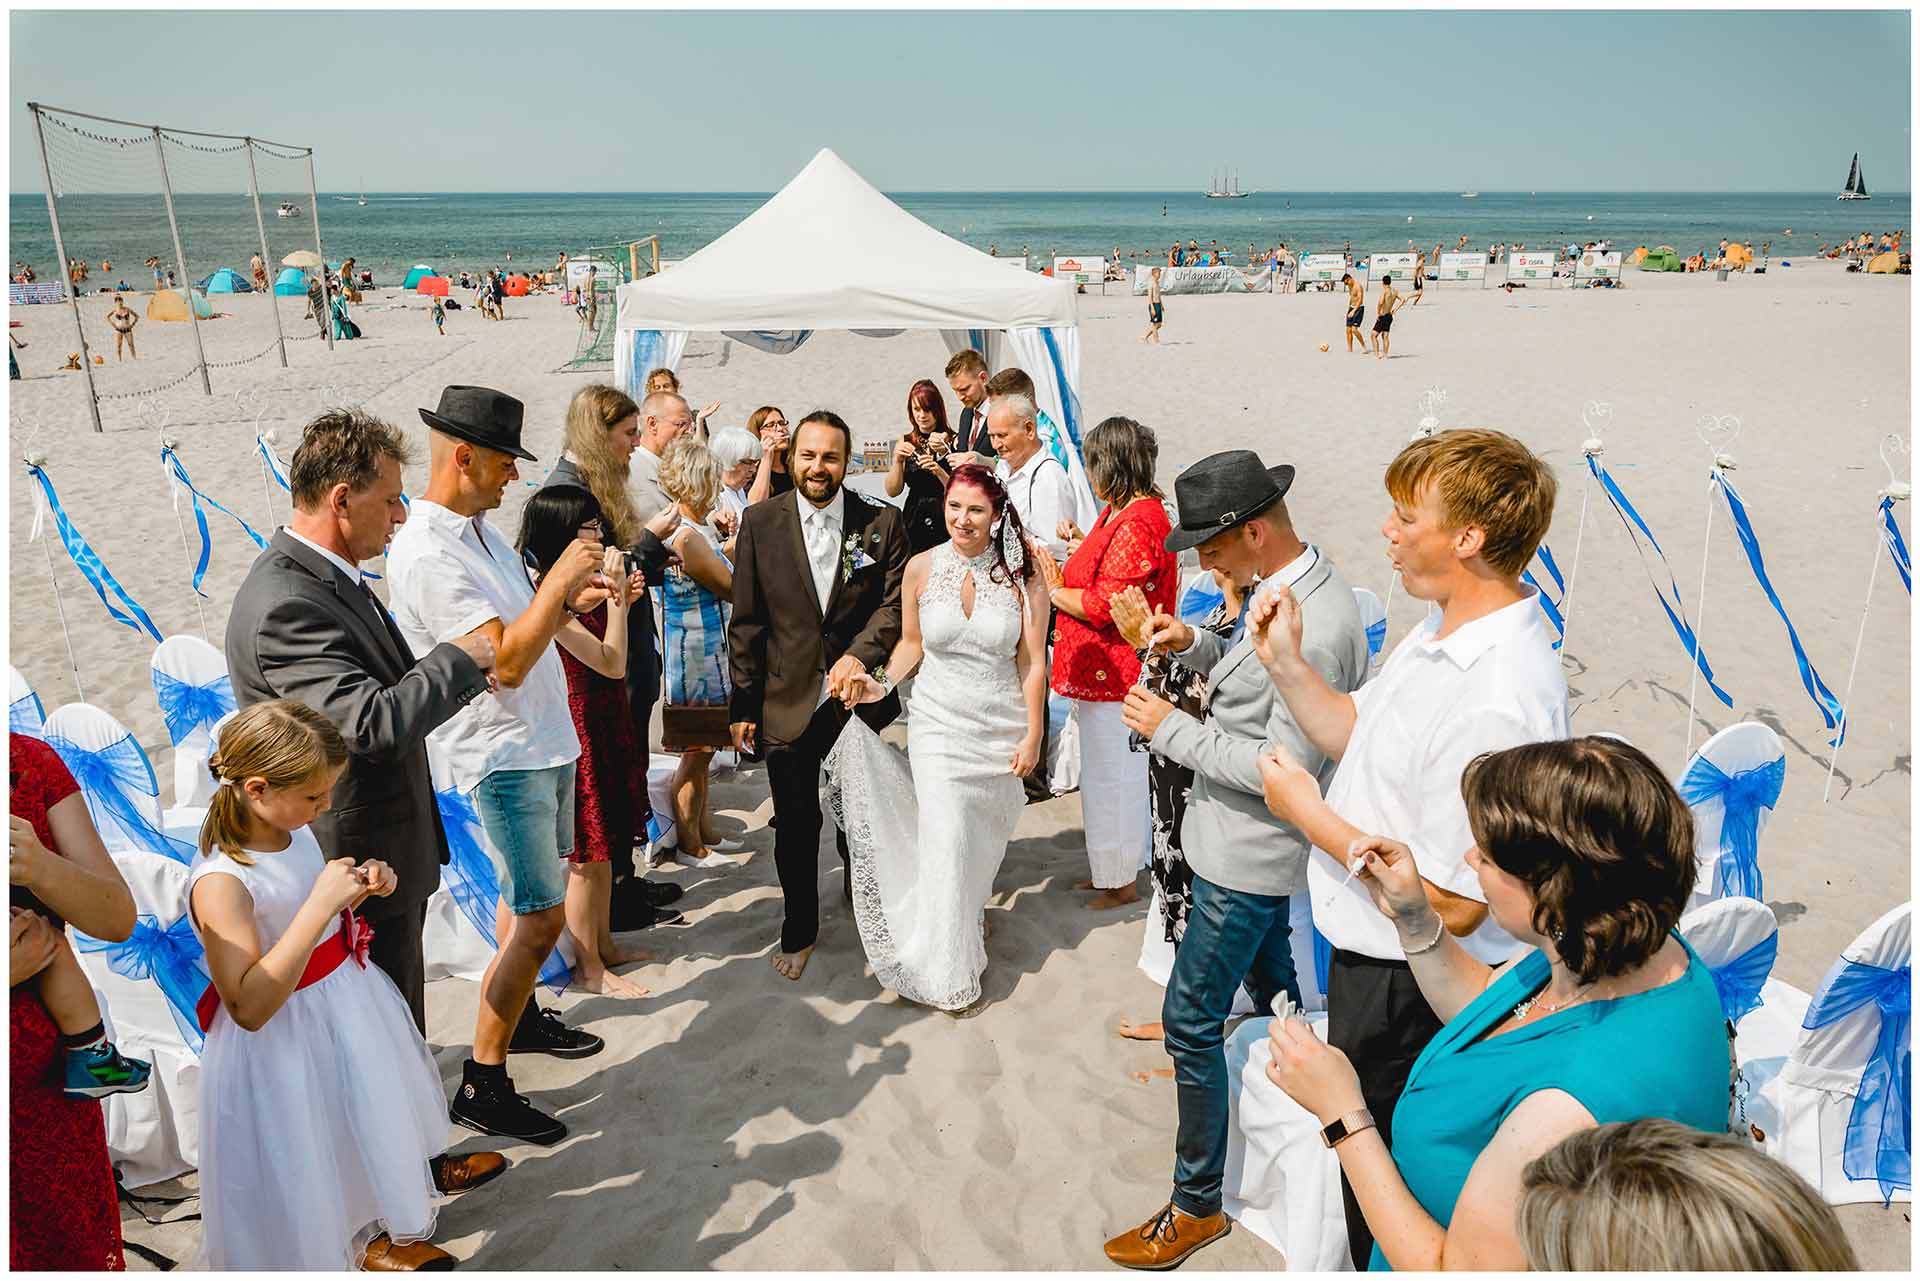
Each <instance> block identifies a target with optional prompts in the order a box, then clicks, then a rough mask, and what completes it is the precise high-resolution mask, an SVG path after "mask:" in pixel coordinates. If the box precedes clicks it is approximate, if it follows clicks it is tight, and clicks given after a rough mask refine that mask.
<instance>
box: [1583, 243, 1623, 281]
mask: <svg viewBox="0 0 1920 1281" xmlns="http://www.w3.org/2000/svg"><path fill="white" fill-rule="evenodd" d="M1573 278H1574V279H1575V280H1618V279H1619V278H1620V255H1619V254H1617V253H1611V254H1603V253H1599V252H1596V251H1595V250H1592V249H1589V250H1587V251H1586V252H1585V253H1583V254H1581V255H1580V257H1579V259H1578V260H1577V261H1576V262H1575V263H1574V264H1573Z"/></svg>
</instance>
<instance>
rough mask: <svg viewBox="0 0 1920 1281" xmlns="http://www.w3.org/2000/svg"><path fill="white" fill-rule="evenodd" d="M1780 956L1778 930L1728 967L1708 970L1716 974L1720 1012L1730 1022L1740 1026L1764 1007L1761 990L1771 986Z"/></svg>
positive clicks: (1721, 966)
mask: <svg viewBox="0 0 1920 1281" xmlns="http://www.w3.org/2000/svg"><path fill="white" fill-rule="evenodd" d="M1779 954H1780V933H1779V931H1778V930H1776V931H1774V932H1773V933H1771V934H1769V935H1767V936H1766V937H1765V938H1763V939H1761V940H1760V941H1759V942H1758V943H1755V944H1754V945H1753V946H1752V947H1750V948H1748V949H1747V950H1746V951H1744V952H1742V953H1741V954H1740V955H1738V956H1736V957H1734V958H1733V959H1732V960H1730V961H1727V962H1726V963H1725V964H1723V965H1711V966H1708V967H1707V968H1708V971H1709V972H1710V973H1711V974H1712V975H1713V986H1714V990H1716V991H1717V992H1719V993H1720V1012H1721V1013H1722V1014H1724V1015H1726V1018H1727V1022H1729V1023H1738V1022H1739V1021H1740V1020H1741V1019H1743V1018H1745V1017H1746V1016H1747V1015H1748V1014H1750V1013H1752V1012H1753V1011H1754V1010H1757V1009H1759V1008H1760V990H1761V989H1762V988H1764V987H1765V986H1766V985H1767V976H1768V975H1770V974H1772V973H1773V963H1774V961H1775V959H1776V958H1777V957H1778V956H1779Z"/></svg>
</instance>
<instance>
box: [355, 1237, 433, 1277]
mask: <svg viewBox="0 0 1920 1281" xmlns="http://www.w3.org/2000/svg"><path fill="white" fill-rule="evenodd" d="M360 1270H361V1271H362V1272H451V1271H453V1256H452V1255H451V1254H448V1253H447V1252H446V1251H445V1250H442V1249H441V1248H440V1247H439V1246H437V1245H435V1244H433V1243H432V1242H431V1241H413V1242H409V1243H408V1244H406V1245H395V1244H394V1243H393V1238H392V1237H390V1236H388V1235H387V1234H386V1233H384V1232H382V1233H381V1234H380V1235H379V1236H377V1237H375V1238H374V1239H373V1240H371V1241H369V1242H367V1257H366V1258H365V1259H363V1260H362V1261H361V1263H360Z"/></svg>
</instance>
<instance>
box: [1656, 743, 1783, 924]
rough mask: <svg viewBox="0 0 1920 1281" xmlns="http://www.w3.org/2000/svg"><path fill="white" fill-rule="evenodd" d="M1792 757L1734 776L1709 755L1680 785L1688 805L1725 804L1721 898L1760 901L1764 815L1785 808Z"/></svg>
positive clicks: (1717, 891)
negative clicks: (1784, 793)
mask: <svg viewBox="0 0 1920 1281" xmlns="http://www.w3.org/2000/svg"><path fill="white" fill-rule="evenodd" d="M1786 778H1787V758H1786V757H1785V756H1780V757H1777V758H1775V759H1774V760H1771V761H1768V762H1767V763H1766V764H1765V765H1758V766H1755V767H1754V768H1753V769H1747V770H1739V771H1737V772H1736V773H1733V774H1728V773H1726V772H1724V771H1723V770H1721V768H1720V767H1719V766H1718V765H1715V764H1714V763H1713V762H1712V761H1710V760H1708V759H1707V758H1706V757H1705V756H1696V757H1694V758H1693V763H1692V764H1691V765H1689V766H1687V772H1686V775H1685V776H1684V777H1683V778H1681V780H1680V798H1681V799H1682V800H1684V801H1685V802H1686V803H1687V804H1688V805H1703V804H1706V803H1707V802H1709V801H1716V800H1717V801H1719V802H1720V806H1721V819H1720V860H1719V862H1717V863H1716V864H1714V869H1713V890H1714V897H1715V898H1723V897H1725V896H1726V895H1729V894H1738V895H1741V896H1743V897H1746V898H1755V899H1757V898H1760V897H1761V894H1760V811H1761V810H1762V809H1767V810H1771V809H1772V808H1773V807H1774V806H1776V805H1778V804H1779V803H1780V789H1781V787H1782V786H1783V785H1784V784H1785V783H1786Z"/></svg>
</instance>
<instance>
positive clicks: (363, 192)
mask: <svg viewBox="0 0 1920 1281" xmlns="http://www.w3.org/2000/svg"><path fill="white" fill-rule="evenodd" d="M366 207H367V180H366V179H365V178H362V179H361V180H360V208H362V209H364V208H366Z"/></svg>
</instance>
